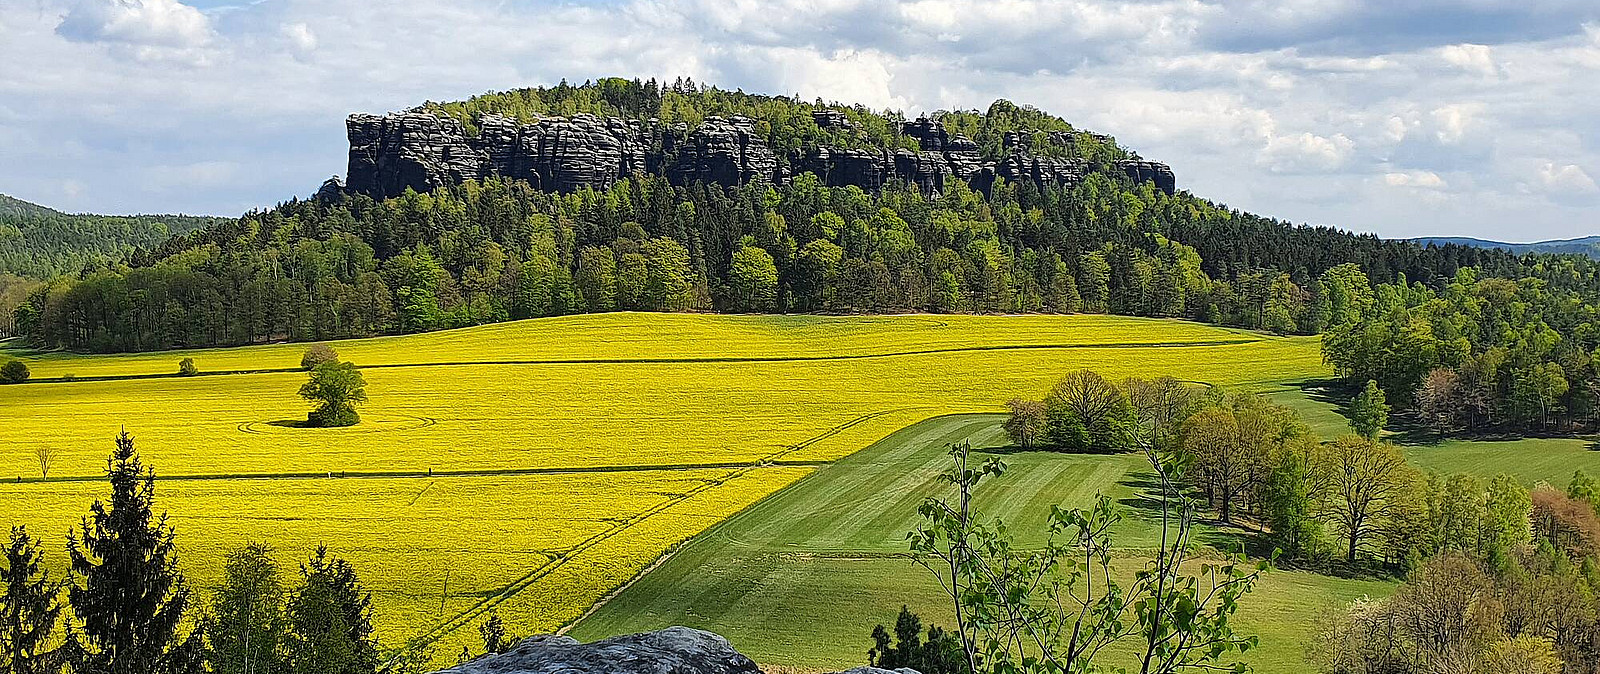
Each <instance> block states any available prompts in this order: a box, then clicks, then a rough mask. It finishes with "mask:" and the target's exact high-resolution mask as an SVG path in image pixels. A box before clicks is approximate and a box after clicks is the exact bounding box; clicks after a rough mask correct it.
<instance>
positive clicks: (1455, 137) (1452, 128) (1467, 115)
mask: <svg viewBox="0 0 1600 674" xmlns="http://www.w3.org/2000/svg"><path fill="white" fill-rule="evenodd" d="M1476 112H1477V106H1473V105H1463V104H1459V103H1452V104H1450V105H1445V106H1441V107H1438V108H1434V110H1433V124H1434V129H1435V130H1434V136H1435V137H1437V138H1438V139H1439V142H1441V143H1444V144H1446V145H1451V144H1455V143H1459V142H1461V139H1462V138H1463V137H1465V136H1466V135H1467V130H1468V128H1469V127H1470V126H1472V123H1473V116H1474V115H1475V114H1476Z"/></svg>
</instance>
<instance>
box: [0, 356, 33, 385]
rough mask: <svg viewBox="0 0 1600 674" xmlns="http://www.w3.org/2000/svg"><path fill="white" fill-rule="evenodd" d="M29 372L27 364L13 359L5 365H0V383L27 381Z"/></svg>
mask: <svg viewBox="0 0 1600 674" xmlns="http://www.w3.org/2000/svg"><path fill="white" fill-rule="evenodd" d="M31 374H32V373H30V372H28V364H27V363H24V362H22V361H20V360H13V361H9V362H7V363H6V364H5V365H0V383H5V384H21V383H22V382H25V381H28V377H29V376H30V375H31Z"/></svg>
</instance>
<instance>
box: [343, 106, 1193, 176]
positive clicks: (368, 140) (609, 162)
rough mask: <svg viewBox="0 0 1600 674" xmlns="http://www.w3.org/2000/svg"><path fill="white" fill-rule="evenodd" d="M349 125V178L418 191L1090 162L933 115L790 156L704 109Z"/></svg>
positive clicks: (1058, 171) (1157, 170)
mask: <svg viewBox="0 0 1600 674" xmlns="http://www.w3.org/2000/svg"><path fill="white" fill-rule="evenodd" d="M813 118H814V121H816V123H817V125H818V126H819V127H822V128H825V129H830V130H833V131H839V132H846V133H848V132H851V131H855V130H856V127H855V126H854V125H853V124H852V123H851V122H850V120H849V119H848V118H847V117H846V116H845V115H844V114H843V113H840V112H838V111H833V110H819V111H816V112H815V113H813ZM346 127H347V130H348V133H349V137H350V163H349V167H348V172H347V176H346V179H347V181H348V184H347V185H346V187H345V189H346V190H347V191H349V192H354V193H360V194H367V195H370V196H373V197H378V198H383V197H393V196H398V195H400V194H401V193H403V192H404V191H405V190H406V189H407V188H411V189H414V190H417V191H419V192H422V191H428V190H433V189H436V188H439V187H443V186H447V185H454V184H457V183H461V182H464V181H466V180H479V179H483V178H487V177H490V176H496V175H499V176H506V177H509V178H515V179H520V180H526V181H528V183H529V184H531V185H533V186H534V187H537V188H539V189H543V190H548V191H554V192H571V191H574V190H578V189H581V188H584V187H593V188H597V189H604V188H606V187H610V186H611V185H612V184H614V183H616V182H617V181H618V180H621V179H623V178H626V177H627V176H629V175H632V174H634V173H653V174H659V175H664V176H666V178H667V179H668V180H669V181H670V182H672V183H673V184H675V185H689V184H692V183H695V182H707V183H717V184H720V185H725V186H733V185H744V184H747V183H752V182H769V183H774V184H785V183H787V182H788V181H789V179H790V178H791V177H792V176H793V175H796V174H798V173H802V172H811V173H814V174H816V175H817V176H818V177H819V178H820V179H821V180H822V182H823V184H826V185H829V186H833V187H845V186H850V185H854V186H857V187H860V188H862V189H865V190H869V191H870V190H877V189H879V188H882V187H883V186H884V185H885V184H887V183H890V182H893V181H904V182H907V183H910V184H913V185H916V186H918V187H919V188H921V189H922V190H924V191H927V192H930V193H940V192H943V191H944V190H945V189H947V187H948V186H949V185H950V181H951V180H961V181H965V182H966V183H968V184H969V185H971V186H972V187H973V188H975V189H978V190H981V191H985V192H987V191H988V190H989V188H990V186H991V185H992V184H993V183H994V179H995V178H996V177H997V176H998V177H1002V178H1005V179H1006V180H1009V181H1021V180H1029V181H1033V182H1035V183H1037V184H1040V185H1044V184H1054V185H1064V186H1070V185H1075V184H1077V183H1078V181H1081V180H1083V178H1084V176H1085V175H1087V173H1088V171H1089V166H1088V165H1087V164H1086V163H1084V162H1083V161H1081V160H1077V159H1061V158H1055V157H1045V156H1033V155H1030V154H1029V153H1028V151H1027V148H1026V147H1025V143H1024V142H1022V140H1023V139H1022V138H1020V137H1019V136H1017V135H1016V134H1007V137H1006V138H1005V147H1006V149H1007V152H1008V153H1009V154H1008V155H1007V156H1006V157H1005V158H1003V159H1001V160H1000V161H998V162H995V161H985V160H984V159H983V157H982V156H981V154H980V153H979V151H978V145H977V144H976V143H974V142H973V141H972V140H971V139H969V138H967V137H965V136H962V135H959V134H957V135H953V136H952V135H950V133H949V132H948V131H946V130H945V128H944V127H943V126H942V125H940V124H938V123H937V122H934V121H931V120H927V119H921V120H917V121H913V122H905V123H903V124H902V125H901V128H900V132H901V133H902V134H904V135H905V136H907V137H909V138H911V139H913V140H915V141H916V145H917V146H918V149H917V150H915V151H913V150H907V149H896V150H888V149H876V150H874V149H859V148H836V147H826V146H824V147H818V148H816V149H814V150H811V151H809V152H804V153H801V152H796V153H793V154H790V155H785V156H779V155H778V154H777V153H775V152H774V151H773V149H772V148H771V147H769V146H768V145H767V144H766V142H765V141H764V140H763V138H762V136H761V135H760V134H759V133H758V132H757V131H756V122H755V121H753V120H750V119H747V118H743V117H707V118H706V119H705V120H704V121H702V122H701V123H700V124H699V125H698V126H696V127H695V128H694V129H689V128H687V127H685V126H683V125H681V124H680V125H677V126H675V127H671V128H667V127H664V126H663V125H661V124H659V123H657V122H656V121H655V120H649V121H636V120H623V119H616V118H603V117H596V116H593V115H586V114H579V115H573V116H572V117H546V118H541V119H536V120H532V121H529V122H522V121H518V120H515V119H511V118H507V117H501V116H497V115H484V116H483V117H482V118H481V119H479V121H478V127H479V132H478V134H477V136H476V137H469V136H468V135H467V133H466V129H464V128H463V127H462V125H461V123H460V122H458V121H456V120H454V119H448V118H443V117H438V116H435V115H433V114H431V113H427V112H399V113H391V114H388V115H383V116H381V117H380V116H376V115H351V116H350V118H349V119H348V120H347V121H346ZM1057 136H1059V138H1058V137H1057ZM1051 139H1052V141H1053V142H1056V143H1059V144H1062V145H1070V144H1072V142H1073V136H1072V134H1070V133H1062V132H1056V133H1055V134H1054V135H1052V136H1051ZM1116 168H1117V169H1119V170H1121V171H1122V172H1123V174H1125V175H1127V176H1128V177H1129V178H1131V179H1133V180H1135V181H1140V182H1151V183H1154V184H1155V186H1156V187H1157V188H1158V189H1161V190H1163V191H1165V192H1167V193H1169V194H1170V193H1172V192H1173V191H1175V190H1176V189H1177V186H1176V181H1175V180H1174V178H1173V175H1172V169H1171V168H1169V167H1168V166H1167V165H1166V164H1161V163H1157V162H1150V161H1143V160H1129V161H1123V162H1119V163H1118V164H1117V166H1116ZM324 189H325V190H326V189H327V186H326V185H325V186H324ZM320 194H322V192H321V191H319V195H320Z"/></svg>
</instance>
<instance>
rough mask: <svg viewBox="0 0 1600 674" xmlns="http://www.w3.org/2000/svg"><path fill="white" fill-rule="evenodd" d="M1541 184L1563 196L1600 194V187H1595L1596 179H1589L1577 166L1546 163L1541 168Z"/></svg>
mask: <svg viewBox="0 0 1600 674" xmlns="http://www.w3.org/2000/svg"><path fill="white" fill-rule="evenodd" d="M1538 177H1539V184H1540V185H1541V186H1542V187H1543V188H1544V189H1545V190H1546V191H1549V192H1552V193H1556V194H1563V195H1584V194H1595V193H1600V187H1597V186H1595V184H1594V179H1593V178H1590V177H1589V174H1588V173H1585V172H1584V170H1583V169H1582V168H1580V167H1579V166H1578V165H1577V164H1559V165H1558V164H1556V163H1555V162H1546V163H1545V165H1544V166H1541V167H1539V173H1538Z"/></svg>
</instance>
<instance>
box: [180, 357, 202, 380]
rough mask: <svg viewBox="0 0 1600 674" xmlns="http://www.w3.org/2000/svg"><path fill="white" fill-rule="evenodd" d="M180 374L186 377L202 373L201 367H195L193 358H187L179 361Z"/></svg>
mask: <svg viewBox="0 0 1600 674" xmlns="http://www.w3.org/2000/svg"><path fill="white" fill-rule="evenodd" d="M178 374H181V375H183V376H185V377H193V376H195V375H197V374H200V368H198V367H195V365H194V359H193V358H185V359H183V360H180V361H178Z"/></svg>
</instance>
